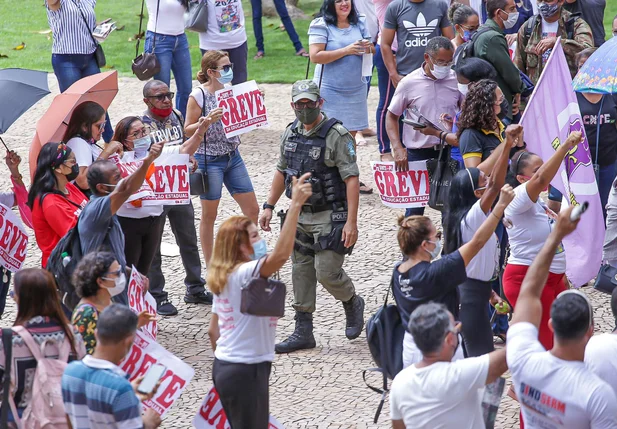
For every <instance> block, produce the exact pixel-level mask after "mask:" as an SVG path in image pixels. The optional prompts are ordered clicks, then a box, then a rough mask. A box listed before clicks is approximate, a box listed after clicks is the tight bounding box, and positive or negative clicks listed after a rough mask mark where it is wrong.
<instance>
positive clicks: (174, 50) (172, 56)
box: [144, 31, 193, 117]
mask: <svg viewBox="0 0 617 429" xmlns="http://www.w3.org/2000/svg"><path fill="white" fill-rule="evenodd" d="M154 38H155V34H154V33H153V32H152V31H148V32H147V33H146V43H145V47H144V50H145V52H149V53H151V52H152V44H153V42H154ZM154 54H155V55H156V59H157V60H159V64H160V65H161V71H159V72H158V73H157V74H156V75H154V79H156V80H160V81H162V82H165V84H166V85H167V86H169V82H170V80H171V73H172V72H173V74H174V79H176V90H177V92H178V94H177V95H176V109H178V110H179V111H180V113H182V116H183V117H186V104H187V103H188V102H189V94H190V93H191V87H192V85H193V78H192V76H191V73H192V72H191V53H190V52H189V42H188V40H187V38H186V34H184V33H182V34H179V35H177V36H170V35H167V34H158V33H157V34H156V44H155V46H154Z"/></svg>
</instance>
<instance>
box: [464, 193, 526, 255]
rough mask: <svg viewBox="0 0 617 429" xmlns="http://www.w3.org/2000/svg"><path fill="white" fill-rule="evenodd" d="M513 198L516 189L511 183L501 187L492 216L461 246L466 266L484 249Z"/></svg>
mask: <svg viewBox="0 0 617 429" xmlns="http://www.w3.org/2000/svg"><path fill="white" fill-rule="evenodd" d="M513 199H514V191H513V190H512V187H511V186H510V185H504V186H503V188H501V195H500V196H499V201H498V202H497V205H496V206H495V208H494V209H493V211H492V212H491V214H490V216H489V217H487V218H486V220H485V221H484V222H483V223H482V225H480V228H478V230H477V231H476V233H475V234H474V235H473V237H472V238H471V240H469V241H468V242H467V243H465V244H463V245H462V246H461V247H460V248H459V252H460V253H461V257H462V258H463V262H465V266H467V265H469V263H470V262H471V260H472V259H473V258H474V256H476V255H477V254H478V252H479V251H480V249H482V248H483V247H484V245H485V244H486V242H487V241H488V240H489V239H490V238H491V237H492V235H493V233H494V232H495V228H497V224H498V223H499V222H501V218H502V216H503V212H504V210H505V209H506V207H508V204H510V202H511V201H512V200H513Z"/></svg>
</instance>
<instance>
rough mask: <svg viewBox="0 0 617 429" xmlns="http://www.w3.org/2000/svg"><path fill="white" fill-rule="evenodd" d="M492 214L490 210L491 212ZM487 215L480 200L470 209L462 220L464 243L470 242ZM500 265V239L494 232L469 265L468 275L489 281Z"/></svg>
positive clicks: (471, 277)
mask: <svg viewBox="0 0 617 429" xmlns="http://www.w3.org/2000/svg"><path fill="white" fill-rule="evenodd" d="M489 216H490V212H489ZM486 218H487V215H486V214H485V213H484V211H482V206H481V205H480V200H478V201H476V203H475V204H474V205H473V206H472V207H471V208H470V209H469V211H468V212H467V215H466V216H465V219H463V222H461V236H462V238H463V242H464V243H468V242H470V241H471V239H472V238H473V236H474V234H475V233H476V231H477V230H478V229H480V226H482V224H483V223H484V221H485V220H486ZM498 267H499V239H498V238H497V234H493V236H492V237H491V238H489V240H488V241H487V242H486V244H485V245H484V246H483V247H482V249H480V251H479V252H478V254H477V255H476V256H474V257H473V259H472V260H471V262H469V265H467V268H466V270H467V277H469V278H470V279H475V280H481V281H484V282H488V281H490V280H492V279H493V278H495V276H496V274H497V268H498Z"/></svg>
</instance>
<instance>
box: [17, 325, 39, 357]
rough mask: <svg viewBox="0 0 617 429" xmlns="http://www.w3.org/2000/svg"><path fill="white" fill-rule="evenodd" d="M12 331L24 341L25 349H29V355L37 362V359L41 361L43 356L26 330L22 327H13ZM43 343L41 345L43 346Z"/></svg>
mask: <svg viewBox="0 0 617 429" xmlns="http://www.w3.org/2000/svg"><path fill="white" fill-rule="evenodd" d="M13 331H14V332H15V333H16V334H17V335H19V336H20V337H21V339H22V340H24V344H26V347H28V349H30V353H32V356H33V357H34V358H35V359H36V360H37V361H38V360H39V359H43V355H42V354H41V350H40V348H39V346H37V344H36V342H35V341H34V338H32V335H31V334H30V332H28V330H27V329H26V328H25V327H23V326H13ZM44 344H45V343H43V345H44Z"/></svg>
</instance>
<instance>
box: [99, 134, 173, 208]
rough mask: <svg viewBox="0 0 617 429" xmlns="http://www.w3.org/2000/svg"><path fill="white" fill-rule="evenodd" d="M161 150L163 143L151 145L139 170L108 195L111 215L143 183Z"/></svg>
mask: <svg viewBox="0 0 617 429" xmlns="http://www.w3.org/2000/svg"><path fill="white" fill-rule="evenodd" d="M162 150H163V143H156V144H153V145H152V147H150V150H149V151H148V155H147V156H146V157H145V158H144V160H143V162H142V164H141V165H140V166H139V168H138V169H137V170H136V171H135V172H134V173H133V174H131V175H130V176H129V177H127V178H126V179H124V180H122V181H121V182H120V183H118V186H116V188H115V189H114V190H113V192H112V193H111V194H110V195H109V199H110V202H111V214H112V215H113V214H116V212H117V211H118V210H120V207H122V204H124V203H125V202H126V200H128V199H129V197H130V196H131V195H133V194H134V193H135V192H137V190H138V189H139V188H140V186H141V185H142V184H143V183H144V180H145V179H146V174H147V173H148V169H149V168H150V165H152V163H153V162H154V160H155V159H156V158H158V157H159V155H160V154H161V152H162Z"/></svg>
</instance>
